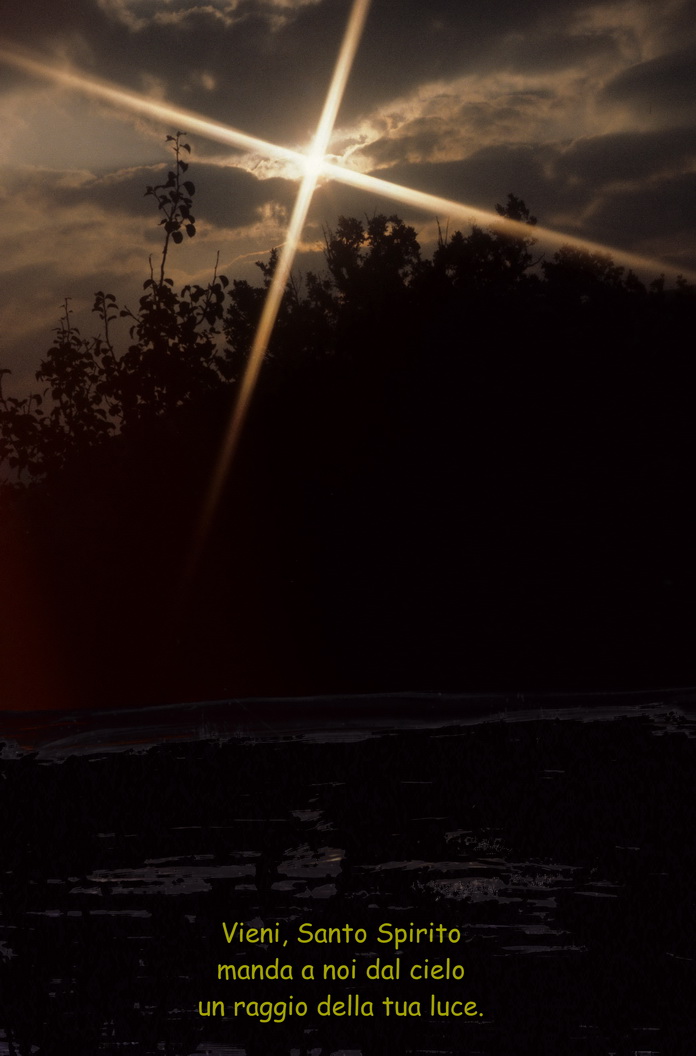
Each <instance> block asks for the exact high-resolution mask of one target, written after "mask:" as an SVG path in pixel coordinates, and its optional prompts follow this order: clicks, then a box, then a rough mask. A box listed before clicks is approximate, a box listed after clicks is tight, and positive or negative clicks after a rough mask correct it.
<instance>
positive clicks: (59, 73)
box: [0, 5, 696, 282]
mask: <svg viewBox="0 0 696 1056" xmlns="http://www.w3.org/2000/svg"><path fill="white" fill-rule="evenodd" d="M365 6H366V7H367V5H365ZM0 62H5V63H7V64H8V65H11V66H15V67H16V68H18V69H22V70H24V71H25V72H26V73H30V74H32V75H33V76H36V77H42V78H44V79H46V80H50V81H54V82H55V83H57V84H61V85H63V86H64V87H66V88H71V89H73V90H75V91H79V92H80V93H82V94H83V95H91V96H94V97H95V98H98V99H102V100H103V101H104V102H107V103H110V104H111V105H113V106H115V107H116V108H118V109H122V110H123V109H125V110H131V111H133V112H134V113H141V114H144V115H147V116H149V117H155V118H158V119H161V120H162V121H164V122H166V123H167V124H169V125H171V126H172V127H178V128H182V127H185V128H186V130H187V131H190V132H196V133H198V134H199V135H201V136H203V137H204V138H205V139H210V140H212V141H213V142H216V143H223V144H225V145H227V146H232V147H238V148H240V149H242V150H247V151H250V152H253V153H256V154H259V155H261V156H262V157H266V158H279V159H281V160H285V161H290V162H293V163H294V164H296V165H297V166H298V168H299V170H300V171H303V172H305V173H311V172H312V171H314V172H315V173H316V174H317V175H324V176H326V177H328V178H329V179H331V180H336V181H338V182H339V183H345V184H348V186H350V187H356V188H358V189H360V190H363V191H368V192H372V193H374V194H377V195H379V196H380V197H383V198H390V199H392V200H393V201H397V202H403V203H404V204H405V205H411V206H414V207H415V208H418V209H423V210H425V211H426V212H431V213H439V214H440V215H445V216H452V217H455V216H459V217H461V218H462V219H465V220H469V219H470V220H474V221H475V222H478V223H482V224H490V223H495V224H496V225H498V226H499V227H500V228H505V229H506V230H508V231H509V232H510V234H517V235H526V236H529V234H530V229H529V228H528V227H527V226H526V225H524V224H516V223H515V221H513V220H507V219H505V218H503V217H500V216H498V214H497V213H493V212H491V211H489V210H486V209H478V208H476V207H475V206H473V205H467V204H466V203H465V202H459V201H455V200H453V199H450V198H443V197H441V196H439V195H435V194H428V193H427V192H426V191H417V190H414V189H413V188H411V187H405V186H403V185H402V184H398V183H392V182H390V181H389V180H384V179H382V178H380V177H377V176H370V175H368V174H367V173H363V172H357V171H356V170H354V169H349V168H347V167H345V166H343V165H336V164H334V163H332V162H327V161H325V160H324V159H323V156H321V155H320V154H319V151H318V149H317V148H318V143H317V142H316V141H315V143H314V144H313V146H312V149H311V151H310V152H309V154H307V153H303V152H301V151H298V150H292V149H290V148H289V147H283V146H280V145H279V144H277V143H269V142H268V141H267V140H265V139H259V138H258V136H251V135H248V134H247V133H246V132H241V131H240V130H239V129H235V128H232V127H230V126H228V125H221V124H219V123H218V122H215V121H210V120H208V119H207V118H205V117H202V116H201V115H200V114H196V113H194V112H192V111H189V110H182V109H180V108H178V107H175V106H172V105H171V104H170V103H165V102H158V101H156V100H154V99H148V98H147V97H145V96H140V95H137V94H135V93H134V92H127V91H125V90H124V89H122V88H119V87H117V86H116V85H112V84H108V83H107V82H105V81H99V80H97V79H95V78H90V77H85V76H83V75H82V74H79V73H75V72H71V71H69V70H64V69H60V68H59V67H57V66H53V65H50V64H49V63H45V62H42V61H39V60H38V59H36V58H33V57H31V56H29V55H27V54H26V53H24V52H20V51H19V50H18V49H16V48H9V47H7V46H3V45H0ZM336 109H337V107H336ZM534 234H535V236H536V237H537V238H540V239H543V240H544V241H546V242H547V243H548V244H549V245H554V246H560V245H570V246H575V247H577V248H578V249H586V250H589V251H590V252H592V253H609V254H611V256H612V257H614V259H615V260H616V261H617V262H619V263H624V264H626V265H628V266H629V267H634V268H641V269H648V270H651V271H657V272H661V271H664V272H665V273H666V274H670V275H684V276H685V278H688V279H690V280H691V281H692V282H694V281H696V272H694V271H693V270H691V269H688V268H684V267H680V266H678V265H673V264H669V263H668V262H666V261H662V260H657V259H655V258H654V257H647V256H643V255H640V254H637V253H631V252H629V251H628V250H623V249H617V248H616V247H615V246H610V245H607V244H606V243H601V242H593V241H591V240H589V239H586V238H582V237H581V236H579V235H570V234H564V233H563V232H559V231H554V230H553V229H551V228H548V227H541V226H537V227H535V228H534Z"/></svg>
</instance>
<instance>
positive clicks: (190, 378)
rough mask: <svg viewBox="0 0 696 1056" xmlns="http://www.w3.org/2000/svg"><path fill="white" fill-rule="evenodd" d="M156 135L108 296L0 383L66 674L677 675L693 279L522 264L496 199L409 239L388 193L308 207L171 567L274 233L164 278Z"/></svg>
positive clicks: (451, 682) (177, 143) (132, 677)
mask: <svg viewBox="0 0 696 1056" xmlns="http://www.w3.org/2000/svg"><path fill="white" fill-rule="evenodd" d="M168 139H169V141H170V143H171V145H172V148H173V154H174V164H173V166H172V167H171V169H170V170H169V172H168V175H167V178H166V180H165V181H164V182H163V183H162V184H159V185H156V186H152V187H148V188H147V191H146V194H147V195H148V196H151V197H153V198H154V199H155V201H156V203H157V207H158V210H159V212H160V214H161V217H160V225H161V227H162V228H163V235H164V237H163V246H162V252H161V256H160V259H159V261H158V263H157V266H153V264H152V263H151V265H150V274H149V276H148V277H147V278H146V280H145V282H144V284H143V295H142V297H141V298H140V302H139V305H138V306H137V308H136V309H133V310H131V309H130V308H129V307H127V306H125V305H123V306H122V305H121V304H120V302H119V301H118V299H117V298H116V296H115V295H114V294H112V293H107V292H105V291H103V290H100V291H98V292H97V293H96V295H95V302H94V312H95V314H96V315H97V317H98V319H99V321H100V333H99V335H98V336H95V337H92V338H89V339H88V338H84V337H83V336H82V335H81V334H80V333H79V332H78V330H77V329H76V328H75V326H74V325H73V323H72V321H71V320H72V315H71V311H70V307H69V302H68V301H67V300H66V302H65V307H64V312H63V317H62V320H61V322H60V324H59V326H58V328H57V329H56V331H55V337H54V341H53V345H52V347H51V348H50V349H49V351H48V352H47V353H46V355H45V356H44V358H43V359H42V361H41V363H40V367H39V370H38V372H37V379H38V380H39V381H40V382H41V383H42V385H43V387H44V388H43V391H41V392H39V393H36V394H32V395H29V396H25V397H22V398H19V397H13V396H11V395H8V394H7V393H4V394H2V399H0V437H1V438H2V439H1V440H0V443H1V445H2V448H1V452H0V453H1V454H2V456H3V458H4V460H5V464H6V465H7V466H8V467H9V470H10V479H11V480H15V481H16V480H17V477H18V476H19V479H20V480H21V482H22V483H23V484H24V488H23V492H22V493H21V494H19V493H18V494H14V495H11V494H10V492H9V491H8V490H7V488H6V489H5V492H4V499H3V502H4V504H5V505H6V507H7V509H8V510H9V509H10V508H11V510H12V511H13V512H12V513H11V517H12V518H13V521H12V523H14V525H15V529H13V531H15V532H19V533H21V535H20V536H17V537H15V536H13V538H12V539H10V538H9V535H7V533H9V532H10V528H9V527H7V525H9V524H10V516H9V514H8V516H7V517H6V527H5V533H6V535H7V538H6V539H5V540H4V541H3V543H4V546H5V549H6V550H7V552H10V551H12V552H14V550H17V547H18V546H19V543H18V541H17V540H18V539H19V538H21V539H22V540H24V542H23V543H22V544H21V545H22V546H26V545H28V546H30V549H31V550H32V553H34V554H35V555H38V556H37V557H36V558H35V559H36V560H37V561H38V562H39V565H38V566H37V567H40V568H41V570H42V571H41V573H40V575H41V582H42V589H43V591H44V592H45V594H46V598H47V599H48V600H45V602H42V604H41V605H40V606H39V608H40V609H41V610H42V612H44V613H50V612H53V613H55V614H59V615H56V616H55V618H54V617H50V619H49V622H50V620H54V621H55V624H56V626H58V627H59V631H58V630H55V629H54V630H53V631H51V634H50V637H51V640H52V641H53V643H54V648H55V650H56V655H57V656H58V657H59V659H58V660H57V661H56V663H57V664H58V666H59V667H60V668H61V670H62V672H63V676H64V683H65V686H66V689H65V693H66V699H67V700H69V701H71V702H72V701H74V700H76V699H78V698H79V699H81V700H84V701H85V702H87V701H89V700H92V699H94V695H95V694H97V695H99V699H100V700H102V701H105V700H106V699H114V700H115V699H122V697H123V694H125V693H132V692H134V690H133V689H132V687H133V686H137V690H135V692H136V695H137V699H143V700H152V699H165V700H166V699H173V698H179V699H181V698H182V697H189V698H192V697H202V696H207V695H217V696H224V695H225V694H226V693H230V692H236V693H240V692H249V693H257V692H281V693H285V692H307V691H315V690H317V691H319V690H324V689H326V690H334V689H345V688H351V687H352V688H357V689H361V688H368V689H371V690H372V689H377V688H384V689H394V688H414V687H423V688H442V687H447V686H450V687H454V688H461V687H462V683H463V682H464V683H465V684H466V686H467V688H476V687H477V686H484V687H489V686H490V684H491V681H492V682H493V683H494V684H495V685H496V686H497V687H506V686H511V685H512V686H520V685H522V684H524V685H539V684H542V683H543V684H553V685H558V684H567V682H568V679H569V678H570V680H571V681H575V682H578V683H583V684H584V683H589V684H593V683H595V684H596V683H597V682H598V681H599V682H600V683H604V682H606V683H610V682H611V683H620V684H623V683H625V682H626V680H627V679H628V681H629V682H638V683H639V684H643V683H645V681H646V680H647V681H651V680H653V681H654V680H657V681H664V680H665V679H666V680H667V681H670V682H673V681H674V680H675V679H676V680H677V681H678V680H679V679H686V680H687V681H688V680H689V678H690V677H691V675H690V673H691V672H692V667H693V665H692V661H691V659H690V652H689V650H688V648H687V646H686V642H687V641H688V637H689V634H690V633H691V631H690V628H692V626H693V612H692V608H691V606H690V602H689V598H690V597H691V592H692V588H693V578H694V564H693V557H692V555H691V549H690V546H689V544H688V539H689V535H690V531H691V525H692V521H691V516H690V514H689V512H688V504H687V502H686V498H685V496H686V494H687V493H688V488H687V486H686V483H685V482H686V481H687V480H688V479H689V475H690V474H691V473H692V471H693V435H692V428H691V424H690V423H691V421H692V415H691V410H690V400H689V393H690V392H691V391H692V389H693V374H694V370H693V354H692V352H691V345H690V342H689V340H688V338H689V335H690V333H691V332H692V329H693V323H694V315H695V308H696V297H695V293H694V289H693V287H691V286H690V285H689V284H688V283H686V282H685V281H683V280H678V282H677V285H676V288H674V289H668V288H666V286H665V283H664V279H662V278H658V279H656V280H654V281H653V282H651V283H647V284H644V283H642V282H641V281H639V280H638V278H637V277H636V276H635V275H633V274H632V273H630V272H629V273H626V272H625V271H624V269H622V268H621V267H618V266H617V265H616V264H615V263H614V262H613V261H612V260H611V258H610V257H608V256H601V255H598V254H592V253H588V252H583V251H579V250H577V249H574V248H570V247H564V248H562V249H561V250H560V251H558V252H557V253H555V254H554V256H553V258H552V259H551V260H546V259H542V258H541V257H540V256H537V255H535V238H534V227H535V224H536V219H535V217H533V216H532V215H531V213H530V211H529V209H528V207H527V206H526V204H525V203H524V202H523V201H522V200H521V199H519V198H517V197H516V196H515V195H512V194H511V195H509V196H508V199H507V202H506V203H505V205H498V206H497V209H498V212H499V214H500V215H501V216H507V217H511V218H513V219H516V220H521V221H522V222H524V223H526V224H527V225H528V227H529V235H528V236H526V237H510V236H508V235H506V234H504V233H503V232H502V231H498V230H495V229H491V230H488V231H485V230H482V229H480V228H477V227H474V228H473V229H472V230H471V231H470V232H469V233H468V234H465V233H463V232H461V231H455V232H453V233H452V234H449V232H448V231H447V230H445V231H444V232H442V231H441V233H440V239H439V242H438V245H437V247H436V248H435V251H434V253H433V254H432V256H431V257H430V258H428V257H426V256H424V254H423V253H422V250H421V247H420V244H419V242H418V238H417V234H416V232H415V230H414V229H413V228H412V227H410V226H409V225H407V224H405V223H404V221H403V220H402V219H401V218H399V217H398V216H395V215H392V216H385V215H383V214H375V215H373V216H372V217H367V218H365V220H360V219H357V218H349V217H340V218H339V219H338V220H337V222H336V224H335V226H334V227H333V228H326V230H325V241H326V247H325V262H326V271H325V273H324V274H321V275H320V274H316V273H309V274H307V275H306V276H305V277H304V279H302V280H300V279H298V278H293V279H292V280H291V281H290V282H289V283H288V286H287V289H286V293H285V298H284V301H283V303H282V306H281V311H280V315H279V318H278V322H277V325H276V327H275V330H274V333H273V335H272V339H271V342H270V346H269V351H268V355H267V359H266V362H265V364H264V367H263V370H262V372H261V375H260V380H259V383H258V386H257V390H256V393H255V395H254V400H253V402H252V407H251V412H250V415H249V418H248V421H247V424H246V427H245V432H244V435H243V437H242V443H241V446H240V448H239V451H238V454H237V456H236V457H235V462H234V464H233V467H232V471H231V474H230V479H229V481H228V483H227V487H226V489H225V492H224V494H223V496H222V500H221V503H220V507H219V511H218V517H217V521H216V526H215V528H214V530H213V532H212V534H211V535H210V537H209V540H208V549H207V552H206V556H205V559H204V561H203V564H202V565H201V567H200V568H199V571H198V575H197V578H196V582H195V584H193V586H192V587H190V590H189V594H188V595H187V596H186V597H185V598H183V596H181V595H180V592H179V593H177V591H178V587H177V584H180V582H181V576H182V566H183V565H184V564H185V560H186V553H187V551H188V548H189V547H190V542H191V537H192V533H193V525H194V523H195V521H196V518H197V514H198V510H199V509H200V506H201V502H202V497H203V494H204V492H205V489H206V486H207V480H208V475H209V473H210V467H211V466H212V464H213V463H214V461H215V457H216V453H217V451H218V448H219V443H220V438H221V436H222V434H223V432H224V430H225V428H226V425H227V422H228V420H229V414H230V409H231V407H232V405H233V402H234V398H235V393H236V390H237V385H238V382H239V379H240V377H241V376H242V373H243V370H244V365H245V362H246V359H247V356H248V354H249V350H250V347H251V343H252V341H253V336H254V332H255V328H256V325H257V322H258V319H259V316H260V313H261V309H262V306H263V300H264V296H265V291H266V289H267V287H268V285H269V283H270V281H271V279H272V275H273V271H274V268H275V264H276V259H277V258H276V255H275V253H271V256H270V259H269V261H268V262H267V263H263V262H259V268H260V270H261V273H262V282H261V284H260V285H259V286H253V285H252V284H250V283H249V282H246V281H242V280H234V281H232V282H229V281H228V279H227V277H226V276H224V275H221V274H219V273H218V268H217V265H216V266H215V268H214V270H213V275H212V278H211V280H210V282H209V283H208V285H207V286H198V285H187V286H184V288H183V289H182V290H180V291H179V292H177V291H176V290H175V288H174V283H173V280H172V279H171V278H170V277H169V276H168V274H167V265H168V263H169V260H170V254H171V252H172V251H173V250H175V249H176V246H177V244H178V243H181V242H183V240H184V238H193V237H194V236H195V217H194V216H193V213H192V207H193V199H194V196H195V193H196V189H195V186H194V184H193V182H191V181H190V180H189V179H188V172H187V170H188V164H189V163H188V161H187V160H185V158H187V157H188V154H189V148H188V144H187V143H185V142H184V134H183V133H180V132H179V133H177V134H176V135H175V136H170V137H168ZM119 317H123V318H125V319H127V320H128V321H129V324H130V338H129V342H128V344H127V347H126V348H125V350H121V349H120V348H119V347H117V345H118V342H117V341H116V338H115V336H114V334H115V324H116V320H117V319H118V318H119ZM0 380H2V379H0ZM17 526H18V527H17ZM27 540H28V541H29V542H27ZM13 548H14V550H13ZM20 549H21V547H20ZM7 589H9V587H8V588H7ZM27 589H29V588H27ZM16 595H17V587H16V584H15V588H14V595H10V594H8V595H7V597H6V598H4V599H3V600H2V605H0V613H2V614H3V628H0V630H3V629H4V630H6V631H7V638H6V641H7V642H9V645H6V646H5V649H6V650H7V654H8V660H7V664H8V668H7V669H8V670H9V671H13V670H14V671H17V674H16V676H15V681H14V689H13V690H12V693H14V695H15V697H16V699H20V698H21V699H24V698H26V697H27V695H31V693H30V685H31V678H29V681H28V682H27V675H26V671H27V666H26V664H25V665H19V666H18V663H19V662H18V660H17V659H16V658H17V657H19V656H26V654H27V651H28V650H29V649H30V646H29V644H28V643H29V642H30V641H32V640H33V639H32V638H31V634H32V633H33V634H34V636H36V635H37V634H38V631H36V628H35V627H34V630H33V631H29V630H27V629H26V627H25V628H24V630H21V631H18V630H16V629H13V627H14V624H13V606H14V607H16V601H15V600H13V598H14V597H16ZM177 599H178V600H177ZM27 619H28V617H27ZM14 622H15V623H16V621H14ZM27 626H28V625H27ZM18 636H19V637H18ZM13 643H14V644H13ZM641 643H642V644H641ZM582 657H585V658H586V659H584V660H581V658H582ZM587 658H589V659H587ZM29 666H30V668H31V665H29ZM31 670H32V671H33V670H34V669H33V668H31ZM680 672H681V674H680ZM106 673H108V677H106ZM687 676H689V677H687ZM36 677H38V675H37V676H36ZM51 686H53V688H51ZM31 692H34V691H33V690H32V691H31ZM56 692H57V690H56V689H55V679H54V680H51V679H48V688H46V685H44V688H43V689H42V690H41V691H39V689H38V688H36V687H35V692H34V697H33V698H32V699H38V697H40V698H41V699H43V698H44V697H45V696H46V694H48V695H49V696H51V694H55V693H56ZM36 694H38V697H37V695H36ZM11 697H12V694H11ZM12 699H14V698H12ZM51 702H52V703H53V702H54V701H53V698H52V699H51Z"/></svg>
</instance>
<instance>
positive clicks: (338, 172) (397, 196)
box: [323, 162, 696, 281]
mask: <svg viewBox="0 0 696 1056" xmlns="http://www.w3.org/2000/svg"><path fill="white" fill-rule="evenodd" d="M323 172H324V174H325V175H326V176H328V177H330V178H331V179H333V180H340V181H341V182H342V183H346V184H348V185H349V186H351V187H357V188H359V189H360V190H363V191H372V192H373V193H374V194H379V195H380V196H381V197H383V198H390V199H392V200H394V201H397V202H403V203H404V204H405V205H410V206H413V207H415V208H417V209H423V210H425V211H426V212H432V213H439V214H440V215H445V216H451V217H455V216H460V217H462V219H467V220H472V221H474V222H477V223H480V224H486V225H489V224H495V226H496V227H497V228H499V229H502V230H505V231H507V232H508V233H509V234H510V235H517V236H520V237H524V238H529V237H530V236H533V237H534V238H538V239H539V240H540V241H544V242H547V243H548V244H549V245H551V246H573V247H575V248H576V249H584V250H587V251H589V252H590V253H604V254H607V253H608V254H610V255H611V256H612V257H613V258H614V259H615V260H616V261H619V262H621V263H623V264H626V265H627V266H628V267H631V268H642V269H648V270H654V269H657V270H658V271H664V272H669V273H670V274H672V275H683V276H684V277H685V278H689V279H691V281H696V272H694V271H690V270H689V269H688V268H683V267H677V266H676V265H674V264H668V263H666V262H664V261H657V260H654V259H653V258H652V257H645V256H641V255H640V254H638V253H631V252H629V251H628V250H625V249H617V248H616V247H615V246H607V245H605V244H603V243H601V242H592V241H591V240H590V239H588V238H581V237H580V236H579V235H569V234H565V233H563V232H561V231H554V230H553V229H552V228H549V227H541V226H540V225H535V226H534V227H530V226H529V225H528V224H524V223H520V222H519V221H517V220H509V219H508V218H507V217H504V216H499V215H498V213H494V212H491V211H490V210H488V209H478V208H476V206H473V205H465V204H464V203H463V202H455V201H452V200H451V199H450V198H441V197H439V196H438V195H436V194H428V193H427V192H426V191H416V190H413V188H411V187H404V186H402V185H401V184H399V183H390V182H389V181H388V180H382V179H379V178H378V177H376V176H369V175H367V174H366V173H363V172H356V171H355V170H354V169H347V168H344V167H343V166H342V165H336V164H334V163H332V162H324V166H323Z"/></svg>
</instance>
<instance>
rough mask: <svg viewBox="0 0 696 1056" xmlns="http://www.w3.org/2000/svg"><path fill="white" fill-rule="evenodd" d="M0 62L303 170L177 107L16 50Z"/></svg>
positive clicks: (264, 145)
mask: <svg viewBox="0 0 696 1056" xmlns="http://www.w3.org/2000/svg"><path fill="white" fill-rule="evenodd" d="M0 61H2V62H6V63H8V65H10V66H15V67H16V68H17V69H20V70H24V72H25V73H30V74H33V75H34V76H36V77H43V78H45V79H48V80H51V81H54V82H55V83H56V84H60V85H62V86H63V87H65V88H73V89H75V90H77V91H79V92H82V93H83V94H84V95H91V96H93V97H94V98H95V99H103V100H104V102H106V103H111V104H113V105H114V106H116V107H117V108H118V109H120V110H132V111H133V112H134V113H136V114H145V115H147V116H148V117H156V118H159V119H161V120H162V121H163V122H164V123H165V124H167V125H171V126H172V127H176V128H179V127H182V126H184V127H185V128H186V131H187V132H197V133H198V134H199V135H201V136H203V137H204V138H205V139H212V140H213V141H214V142H216V143H224V144H226V145H227V146H232V147H239V148H240V149H241V150H248V151H251V152H253V153H254V154H261V155H263V157H267V158H279V159H281V160H282V161H292V162H294V163H295V164H296V165H298V166H299V167H300V168H301V169H302V167H303V162H304V155H303V154H301V153H299V152H298V151H296V150H290V149H288V148H287V147H281V146H279V145H278V144H277V143H269V142H267V140H265V139H259V138H258V136H249V135H247V134H246V132H240V131H239V130H238V129H236V128H231V127H230V126H229V125H221V124H219V123H218V122H217V121H209V120H208V119H207V118H206V117H202V116H201V115H200V114H195V113H193V112H192V111H189V110H181V109H180V108H179V107H175V106H170V105H169V103H163V102H158V100H156V99H148V98H147V96H144V95H137V94H136V93H135V92H127V91H125V90H124V89H123V88H117V87H116V86H115V85H113V84H108V83H107V82H106V81H100V80H97V79H96V78H93V77H83V76H82V74H79V73H73V72H72V71H70V70H65V69H61V68H60V67H58V66H52V65H49V64H48V63H44V62H40V61H39V60H38V59H35V58H32V57H31V56H30V55H27V54H26V53H25V52H22V51H19V50H18V49H16V48H8V47H4V46H2V45H0Z"/></svg>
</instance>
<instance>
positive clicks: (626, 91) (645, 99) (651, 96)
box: [600, 45, 696, 122]
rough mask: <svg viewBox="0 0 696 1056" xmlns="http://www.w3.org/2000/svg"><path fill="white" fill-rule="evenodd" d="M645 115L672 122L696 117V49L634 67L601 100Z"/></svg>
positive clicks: (615, 79) (614, 80)
mask: <svg viewBox="0 0 696 1056" xmlns="http://www.w3.org/2000/svg"><path fill="white" fill-rule="evenodd" d="M600 98H601V99H603V100H605V101H606V102H609V103H621V104H624V105H627V106H630V107H631V108H632V109H633V110H636V111H639V112H641V113H642V114H643V115H650V114H652V113H654V114H661V115H669V118H670V120H671V121H672V122H674V121H676V120H678V119H679V120H681V119H683V118H684V117H686V116H692V117H693V116H694V115H696V45H693V46H692V47H690V48H688V49H684V50H680V51H677V52H673V53H671V54H668V55H661V56H660V57H659V58H656V59H650V60H649V61H648V62H641V63H638V64H636V65H635V66H631V67H630V68H629V69H627V70H623V71H622V72H621V73H619V74H617V75H616V76H615V77H613V78H612V79H611V80H610V81H609V83H608V84H607V85H606V86H605V88H604V90H603V91H602V93H601V96H600Z"/></svg>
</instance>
